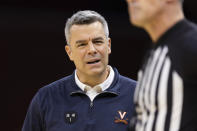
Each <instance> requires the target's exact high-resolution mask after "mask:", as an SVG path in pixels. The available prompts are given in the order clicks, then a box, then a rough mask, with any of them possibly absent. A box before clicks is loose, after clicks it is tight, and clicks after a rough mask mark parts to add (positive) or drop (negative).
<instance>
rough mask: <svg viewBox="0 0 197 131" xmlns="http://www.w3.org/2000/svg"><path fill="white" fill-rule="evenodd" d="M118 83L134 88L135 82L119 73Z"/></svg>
mask: <svg viewBox="0 0 197 131" xmlns="http://www.w3.org/2000/svg"><path fill="white" fill-rule="evenodd" d="M119 83H120V84H121V86H124V87H128V88H132V89H135V87H136V84H137V82H136V81H135V80H133V79H131V78H128V77H126V76H122V75H120V78H119Z"/></svg>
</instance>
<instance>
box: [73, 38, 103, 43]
mask: <svg viewBox="0 0 197 131" xmlns="http://www.w3.org/2000/svg"><path fill="white" fill-rule="evenodd" d="M97 40H104V39H103V37H96V38H94V39H93V40H92V41H97ZM84 42H87V40H77V41H76V42H75V43H76V44H79V43H84Z"/></svg>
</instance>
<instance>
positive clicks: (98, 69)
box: [89, 68, 104, 76]
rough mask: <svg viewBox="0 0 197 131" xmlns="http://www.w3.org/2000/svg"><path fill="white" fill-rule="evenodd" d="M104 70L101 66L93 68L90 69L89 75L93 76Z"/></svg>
mask: <svg viewBox="0 0 197 131" xmlns="http://www.w3.org/2000/svg"><path fill="white" fill-rule="evenodd" d="M103 72H104V69H103V68H95V69H91V70H90V73H89V74H90V75H92V76H95V75H101V74H102V73H103Z"/></svg>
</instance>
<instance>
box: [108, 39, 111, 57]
mask: <svg viewBox="0 0 197 131" xmlns="http://www.w3.org/2000/svg"><path fill="white" fill-rule="evenodd" d="M107 43H108V44H107V46H108V54H111V38H108V42H107Z"/></svg>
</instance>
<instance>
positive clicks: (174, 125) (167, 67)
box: [134, 46, 183, 131]
mask: <svg viewBox="0 0 197 131" xmlns="http://www.w3.org/2000/svg"><path fill="white" fill-rule="evenodd" d="M169 76H172V77H171V78H172V80H171V81H169V78H170V77H169ZM169 82H170V83H169ZM169 91H172V100H170V101H172V102H171V103H173V104H172V105H173V106H172V111H168V109H171V108H168V106H169V105H168V100H169V98H168V92H169ZM177 92H179V93H177ZM134 102H135V105H136V113H137V116H136V118H137V121H136V126H135V130H136V131H166V130H165V129H167V128H165V126H166V118H167V114H168V115H169V114H170V119H171V120H170V128H169V129H167V131H178V129H179V126H180V122H181V121H180V120H181V113H182V104H183V82H182V79H181V77H180V76H179V75H178V73H176V72H175V71H174V72H173V73H172V71H171V60H170V58H169V56H168V47H166V46H164V47H160V48H157V49H156V50H154V51H153V53H152V54H151V55H150V57H149V59H148V62H147V64H146V66H145V69H144V70H141V71H139V73H138V85H137V87H136V91H135V96H134ZM170 106H171V105H170Z"/></svg>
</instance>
